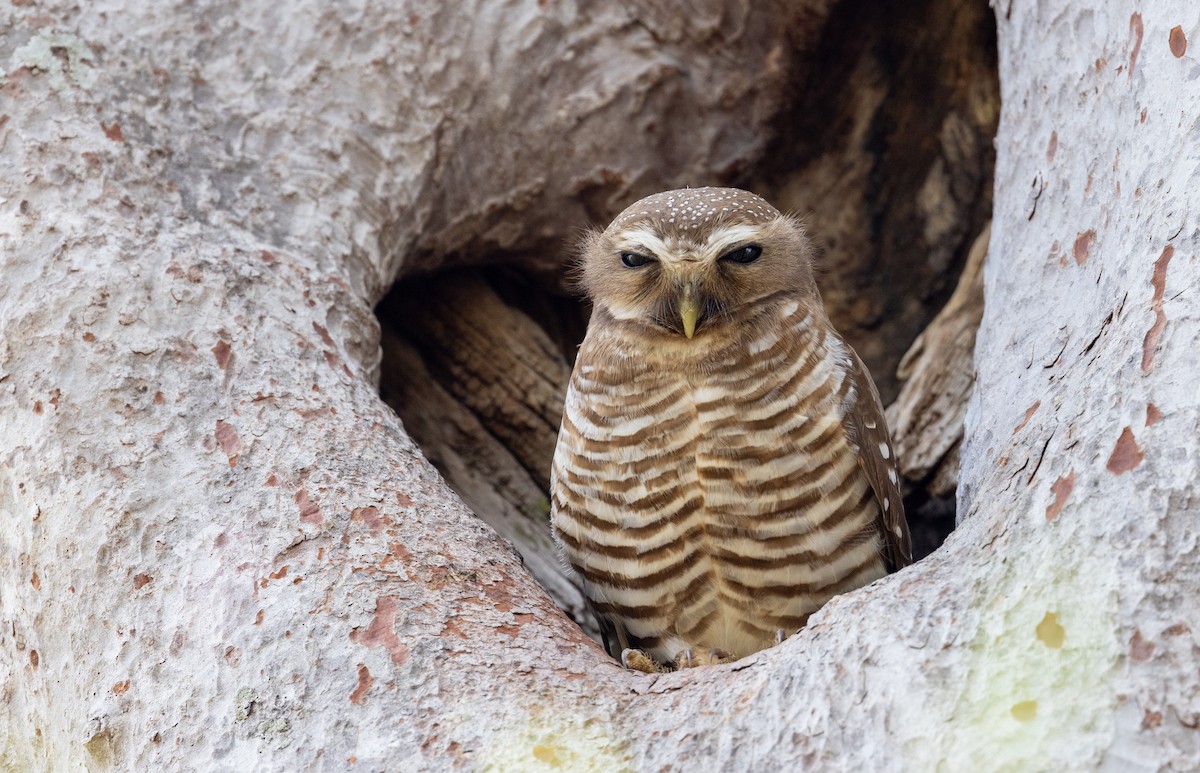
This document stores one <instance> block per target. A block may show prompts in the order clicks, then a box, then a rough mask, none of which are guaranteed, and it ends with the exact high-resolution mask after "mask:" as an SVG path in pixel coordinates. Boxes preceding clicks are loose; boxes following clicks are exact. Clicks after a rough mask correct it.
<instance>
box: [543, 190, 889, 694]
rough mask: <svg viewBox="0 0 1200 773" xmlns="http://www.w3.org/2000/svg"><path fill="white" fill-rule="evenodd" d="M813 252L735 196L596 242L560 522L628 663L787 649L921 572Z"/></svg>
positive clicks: (632, 210) (648, 666)
mask: <svg viewBox="0 0 1200 773" xmlns="http://www.w3.org/2000/svg"><path fill="white" fill-rule="evenodd" d="M811 256H812V247H811V244H810V242H809V239H808V237H807V236H806V234H805V231H804V228H803V227H802V226H801V224H800V223H799V222H798V221H797V220H795V219H794V218H792V217H789V216H785V215H783V214H781V213H780V212H779V211H777V210H776V209H775V208H774V207H772V206H771V205H770V204H768V203H767V202H766V201H764V200H763V199H761V198H759V197H758V196H756V195H754V194H752V193H748V192H746V191H742V190H737V189H733V188H688V189H684V190H677V191H668V192H666V193H659V194H656V195H654V196H650V197H648V198H645V199H642V200H641V201H639V202H637V203H636V204H634V205H632V206H630V207H629V208H628V209H626V210H625V211H624V212H622V213H621V214H620V215H619V216H617V218H616V220H614V221H613V222H612V224H611V225H609V226H608V228H607V229H605V230H604V231H603V232H596V233H592V234H590V235H589V236H587V237H586V238H585V239H584V242H583V244H582V247H581V250H580V266H579V281H580V285H581V287H582V289H583V291H584V292H585V293H586V294H587V296H588V297H589V298H590V300H591V302H592V305H593V311H592V317H591V321H590V323H589V325H588V330H587V335H586V337H585V338H584V341H583V343H582V344H581V346H580V349H579V354H578V358H577V360H576V363H575V367H574V371H573V372H572V374H571V380H570V384H569V386H568V390H567V397H566V404H565V407H564V411H563V419H562V425H561V428H560V431H559V436H558V443H557V446H556V449H555V454H554V461H553V466H552V470H551V484H550V485H551V525H552V529H553V532H554V535H555V539H556V540H557V541H558V543H559V545H560V546H561V549H562V552H563V553H564V554H565V557H566V561H567V562H568V564H569V566H570V568H571V569H572V570H573V571H574V572H575V573H576V574H577V575H578V577H579V579H580V580H581V585H582V587H583V588H584V592H585V595H586V596H587V598H588V600H589V603H590V604H591V606H592V608H593V610H594V612H595V613H596V616H597V618H598V620H599V622H600V627H601V629H602V631H603V634H604V643H605V647H606V648H607V649H608V651H609V653H610V654H612V655H613V656H614V657H617V658H620V660H621V661H622V662H623V663H624V664H625V666H626V667H627V668H634V669H638V670H642V671H665V670H672V669H674V668H686V667H693V666H698V665H707V664H713V663H723V662H728V661H730V660H732V659H736V658H740V657H743V656H746V655H749V654H751V653H753V652H757V651H759V650H762V649H765V648H766V647H769V646H772V645H773V644H775V643H777V642H779V641H782V640H783V639H784V638H785V637H787V636H788V635H789V634H790V633H793V632H795V631H797V630H798V629H800V628H802V627H803V626H804V625H805V623H806V621H807V620H808V617H809V615H810V614H812V613H813V612H814V611H815V610H817V609H818V608H819V607H821V606H822V605H823V604H824V603H825V602H826V601H828V600H829V599H830V598H831V597H833V596H835V595H837V594H840V593H846V592H848V591H850V590H853V589H855V588H858V587H860V586H863V585H866V584H867V583H870V582H872V581H873V580H877V579H879V578H880V577H883V576H884V575H885V574H887V573H888V572H889V571H894V570H896V569H899V568H901V567H903V566H906V565H907V564H908V563H910V562H911V560H912V552H911V550H912V548H911V540H910V538H909V533H908V524H907V522H906V521H905V518H904V509H903V507H904V506H903V503H902V501H901V494H900V487H899V473H898V469H897V464H896V459H895V453H894V452H893V450H892V444H891V440H890V438H889V436H888V430H887V426H886V424H885V422H884V414H883V410H882V407H881V405H880V401H879V393H878V392H877V391H876V389H875V384H874V382H872V380H871V377H870V375H869V374H868V373H867V370H866V368H865V367H864V365H863V363H862V361H861V360H860V359H859V358H858V356H857V355H856V354H855V353H854V350H852V349H851V348H850V346H849V345H847V344H846V342H845V341H843V340H842V338H841V337H840V336H839V335H838V333H837V331H836V330H834V328H833V326H832V324H831V323H830V321H829V318H828V317H827V316H826V314H825V311H824V309H823V307H822V305H821V297H820V294H819V293H818V291H817V287H816V284H815V281H814V278H813V268H812V257H811Z"/></svg>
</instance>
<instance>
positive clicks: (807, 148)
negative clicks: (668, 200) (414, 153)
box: [377, 0, 1000, 636]
mask: <svg viewBox="0 0 1200 773" xmlns="http://www.w3.org/2000/svg"><path fill="white" fill-rule="evenodd" d="M798 67H800V65H798ZM793 84H794V87H793V93H792V94H791V95H790V97H789V101H788V105H787V106H786V107H785V108H784V109H783V110H782V111H781V112H780V114H779V116H778V120H777V122H776V126H775V132H774V138H773V140H772V141H771V142H770V143H769V144H768V146H767V150H766V152H765V153H764V155H763V157H762V159H761V161H760V162H759V163H758V164H757V165H756V166H755V167H754V168H749V169H738V170H728V171H727V172H726V173H724V174H717V175H714V176H712V177H710V178H706V179H702V180H691V181H686V182H689V183H691V184H695V185H704V184H711V185H733V186H736V187H743V188H747V189H750V190H753V191H755V192H756V193H759V194H760V195H762V196H763V197H764V198H766V199H768V200H769V201H771V202H772V203H773V204H775V205H776V206H777V207H778V208H779V209H781V210H784V211H795V212H798V213H800V214H802V215H803V216H804V219H805V221H806V223H807V224H808V227H809V229H810V232H811V234H812V236H813V238H814V240H815V242H816V243H817V245H818V248H819V249H820V251H821V256H820V259H819V264H818V269H819V273H818V283H819V285H820V287H821V292H822V295H823V298H824V301H825V305H826V308H827V310H828V312H829V315H830V317H831V319H832V321H833V322H834V325H835V327H837V329H838V330H839V331H840V332H841V333H842V335H843V336H844V337H845V338H846V339H847V340H848V341H849V342H850V343H851V345H852V346H854V348H855V349H856V350H857V351H858V352H859V354H860V356H861V357H862V358H863V360H864V361H865V362H866V363H867V365H868V367H869V368H870V370H871V373H872V375H873V377H874V379H875V382H876V384H877V385H878V387H879V390H880V393H881V395H882V397H883V402H884V404H885V405H889V406H891V407H890V408H889V411H888V414H889V424H890V426H891V429H892V434H893V439H894V440H895V445H896V448H897V451H898V453H899V454H900V458H901V461H902V468H903V469H904V472H905V475H906V486H907V490H908V492H909V493H908V494H907V496H906V497H905V510H906V512H907V515H908V520H909V524H910V527H911V530H912V534H913V546H914V554H915V557H916V558H918V559H919V558H922V557H924V556H926V555H928V554H929V553H930V552H932V551H933V550H935V549H936V548H937V547H938V546H939V545H940V544H941V543H942V541H943V540H944V539H945V538H946V536H947V535H948V534H949V533H950V531H951V530H952V529H953V528H954V521H955V487H956V485H957V471H958V447H959V438H960V437H961V432H962V413H963V412H964V411H965V407H966V401H967V398H968V396H969V391H970V387H971V373H972V372H973V362H972V360H971V352H972V349H973V345H974V334H975V328H976V327H977V326H978V323H979V317H980V315H981V314H982V303H983V301H982V289H981V287H980V281H979V278H978V274H979V272H978V267H979V262H980V260H979V258H981V254H980V249H981V247H982V246H985V245H986V231H985V229H986V225H987V223H988V221H989V219H990V217H991V209H992V170H993V166H994V160H995V157H994V151H993V148H992V139H993V137H994V136H995V131H996V125H997V121H998V117H999V108H1000V101H999V99H1000V98H999V83H998V80H997V74H996V41H995V20H994V17H993V16H992V12H991V10H990V9H989V8H988V6H987V3H986V1H985V0H921V1H920V2H899V0H895V1H893V2H884V3H880V2H878V0H847V1H846V2H842V3H841V4H840V5H838V6H837V8H836V9H835V10H834V11H833V13H832V16H831V17H830V18H829V20H828V21H827V22H826V24H825V26H824V31H823V33H822V37H821V40H820V43H819V45H818V46H817V47H816V49H815V50H814V51H813V52H812V55H811V57H810V58H808V59H805V61H804V62H803V63H802V68H801V69H798V70H797V72H796V73H795V77H794V79H793ZM729 120H737V116H730V117H729ZM615 184H616V183H614V185H615ZM662 187H663V188H666V187H674V186H672V185H671V184H670V181H664V184H663V186H662ZM614 190H615V189H614ZM653 192H655V191H654V190H645V191H638V192H637V194H636V195H633V194H631V195H630V196H629V197H628V199H627V200H624V201H622V202H621V204H622V205H625V204H629V203H632V201H633V200H634V199H636V198H639V197H640V195H644V194H649V193H653ZM607 193H612V191H608V192H597V191H589V192H587V193H586V194H581V195H588V196H591V197H592V198H591V201H593V202H594V201H606V200H608V198H611V197H608V196H607V195H601V194H607ZM589 206H590V205H589ZM591 208H592V209H595V207H594V206H593V207H591ZM618 209H619V207H618ZM615 214H617V211H616V210H614V211H605V212H597V219H596V222H593V223H582V222H581V223H576V224H574V227H576V228H582V227H585V226H589V225H591V226H600V227H603V226H604V225H606V224H607V222H608V219H610V218H611V217H612V216H614V215H615ZM557 238H558V239H559V244H558V246H557V247H556V248H555V254H559V255H563V256H566V255H569V254H570V249H569V244H568V243H569V240H570V238H571V234H570V233H566V232H564V233H561V234H558V235H557ZM551 241H553V238H551ZM973 246H974V247H975V250H973V249H972V248H973ZM530 249H541V250H544V249H545V244H542V245H539V246H537V247H534V246H532V245H531V246H530ZM972 252H975V253H976V255H975V258H976V260H974V261H969V260H968V257H969V255H971V253H972ZM514 254H516V253H515V252H510V253H508V254H507V255H509V256H511V255H514ZM438 257H439V259H438V261H435V262H436V263H438V264H439V265H440V264H442V263H443V262H444V264H446V265H457V267H455V268H452V269H447V270H443V271H440V272H437V273H435V274H433V275H431V276H422V277H416V278H410V279H406V280H404V281H402V282H400V283H398V284H397V285H396V286H395V287H394V288H393V289H392V291H391V292H390V293H389V294H388V296H387V297H386V298H385V299H384V300H383V301H382V302H381V303H380V304H379V307H378V309H377V313H378V316H379V319H380V322H381V324H382V328H383V350H384V361H383V380H382V389H381V391H382V396H383V398H384V399H385V400H386V401H387V402H388V404H389V405H391V406H392V407H393V408H394V409H395V410H396V412H397V414H399V416H400V418H401V420H402V421H403V423H404V426H405V428H406V430H407V431H408V433H409V434H410V435H411V436H412V438H413V439H414V440H415V441H416V442H417V444H418V445H419V446H420V447H421V448H422V450H423V452H424V453H425V455H426V456H427V457H428V458H429V459H430V461H431V462H432V463H433V464H434V465H435V466H436V467H437V468H438V469H439V470H440V471H441V472H442V474H443V475H444V476H445V478H446V480H447V482H448V483H449V484H450V485H451V486H452V487H453V488H454V489H455V490H456V491H457V492H458V493H459V494H460V495H461V496H462V498H463V500H464V501H465V502H466V503H467V504H468V505H469V506H470V507H471V508H472V509H473V510H474V511H475V512H476V513H477V514H478V515H479V516H480V517H481V518H483V519H484V520H485V521H487V522H488V523H489V524H491V525H492V526H493V527H495V528H496V530H497V531H498V532H499V533H500V534H501V535H502V536H503V537H505V538H506V539H508V540H510V541H511V542H512V543H513V544H514V546H515V547H516V548H517V549H518V550H519V551H520V552H521V554H522V555H523V556H524V558H525V561H526V565H527V566H528V567H529V569H530V570H531V571H532V573H533V574H534V575H535V576H536V577H537V578H538V579H539V580H540V581H541V582H542V583H543V584H544V585H545V586H546V588H547V589H548V590H549V591H550V593H551V595H552V596H553V597H554V598H555V599H556V600H557V601H558V603H559V604H560V605H561V606H562V607H563V608H564V609H565V610H566V611H567V613H568V614H570V615H571V616H572V617H573V618H574V619H575V620H576V621H577V622H579V624H580V625H581V626H582V627H583V628H584V630H586V631H588V632H589V633H591V634H592V635H593V636H595V635H597V629H596V627H595V624H594V622H593V621H592V620H591V616H590V613H588V611H587V610H586V608H585V606H584V604H583V600H582V596H581V595H580V593H579V591H578V588H577V587H575V585H574V583H573V580H572V579H571V578H569V577H568V576H567V575H566V573H565V572H564V570H563V568H562V566H561V564H560V561H559V558H558V553H557V551H556V549H555V547H554V545H553V543H552V541H551V538H550V532H549V500H548V484H549V469H550V460H551V457H552V454H553V450H554V444H555V440H556V437H557V432H558V425H559V420H560V416H561V409H562V400H563V396H564V394H565V388H566V382H567V378H568V376H569V374H570V370H571V367H572V365H573V361H574V355H575V351H576V347H577V346H578V344H579V342H580V341H581V340H582V338H583V335H584V332H585V331H586V325H587V318H588V314H589V309H588V308H587V306H586V304H585V303H584V302H583V301H582V300H581V299H577V298H574V297H573V296H572V295H571V293H570V292H569V291H568V290H567V289H565V288H566V282H565V278H564V272H565V269H566V266H565V265H564V266H562V270H560V271H559V272H557V273H554V272H550V273H547V272H546V271H545V266H546V265H547V262H546V261H545V260H544V259H543V260H538V261H534V262H531V263H529V264H528V265H533V266H536V270H527V269H526V268H524V266H525V265H526V264H525V263H523V262H522V260H520V259H518V258H512V259H509V258H508V257H506V256H494V255H493V256H488V255H484V256H482V257H477V258H472V259H470V260H460V259H459V258H458V256H454V255H448V256H438ZM543 257H544V256H543ZM472 262H474V263H486V264H487V266H486V267H483V266H479V265H475V266H470V265H468V266H463V265H460V264H463V263H472ZM964 267H965V268H964ZM918 336H920V338H918ZM914 342H917V343H914ZM910 350H911V351H910ZM906 353H907V354H906ZM898 370H899V371H900V372H901V374H902V375H899V376H898V375H897V371H898ZM893 403H894V405H893Z"/></svg>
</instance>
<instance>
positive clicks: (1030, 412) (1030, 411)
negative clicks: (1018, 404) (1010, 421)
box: [1013, 400, 1042, 435]
mask: <svg viewBox="0 0 1200 773" xmlns="http://www.w3.org/2000/svg"><path fill="white" fill-rule="evenodd" d="M1041 404H1042V401H1041V400H1038V401H1037V402H1036V403H1034V404H1033V405H1031V406H1029V407H1028V408H1026V409H1025V418H1024V419H1022V420H1021V423H1020V424H1018V425H1017V426H1015V427H1013V434H1014V435H1015V434H1017V433H1018V432H1020V431H1021V430H1023V429H1025V425H1026V424H1028V423H1029V420H1030V419H1032V418H1033V414H1035V413H1037V409H1038V408H1039V407H1040V406H1041Z"/></svg>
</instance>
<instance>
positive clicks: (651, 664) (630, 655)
mask: <svg viewBox="0 0 1200 773" xmlns="http://www.w3.org/2000/svg"><path fill="white" fill-rule="evenodd" d="M621 665H623V666H625V668H628V669H629V670H630V671H641V672H642V673H644V674H666V673H669V672H670V671H671V668H670V667H669V666H664V665H663V664H662V663H659V662H658V661H656V660H655V659H654V658H652V657H650V656H649V655H647V654H646V652H645V650H635V649H626V650H625V651H624V652H622V653H621Z"/></svg>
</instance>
